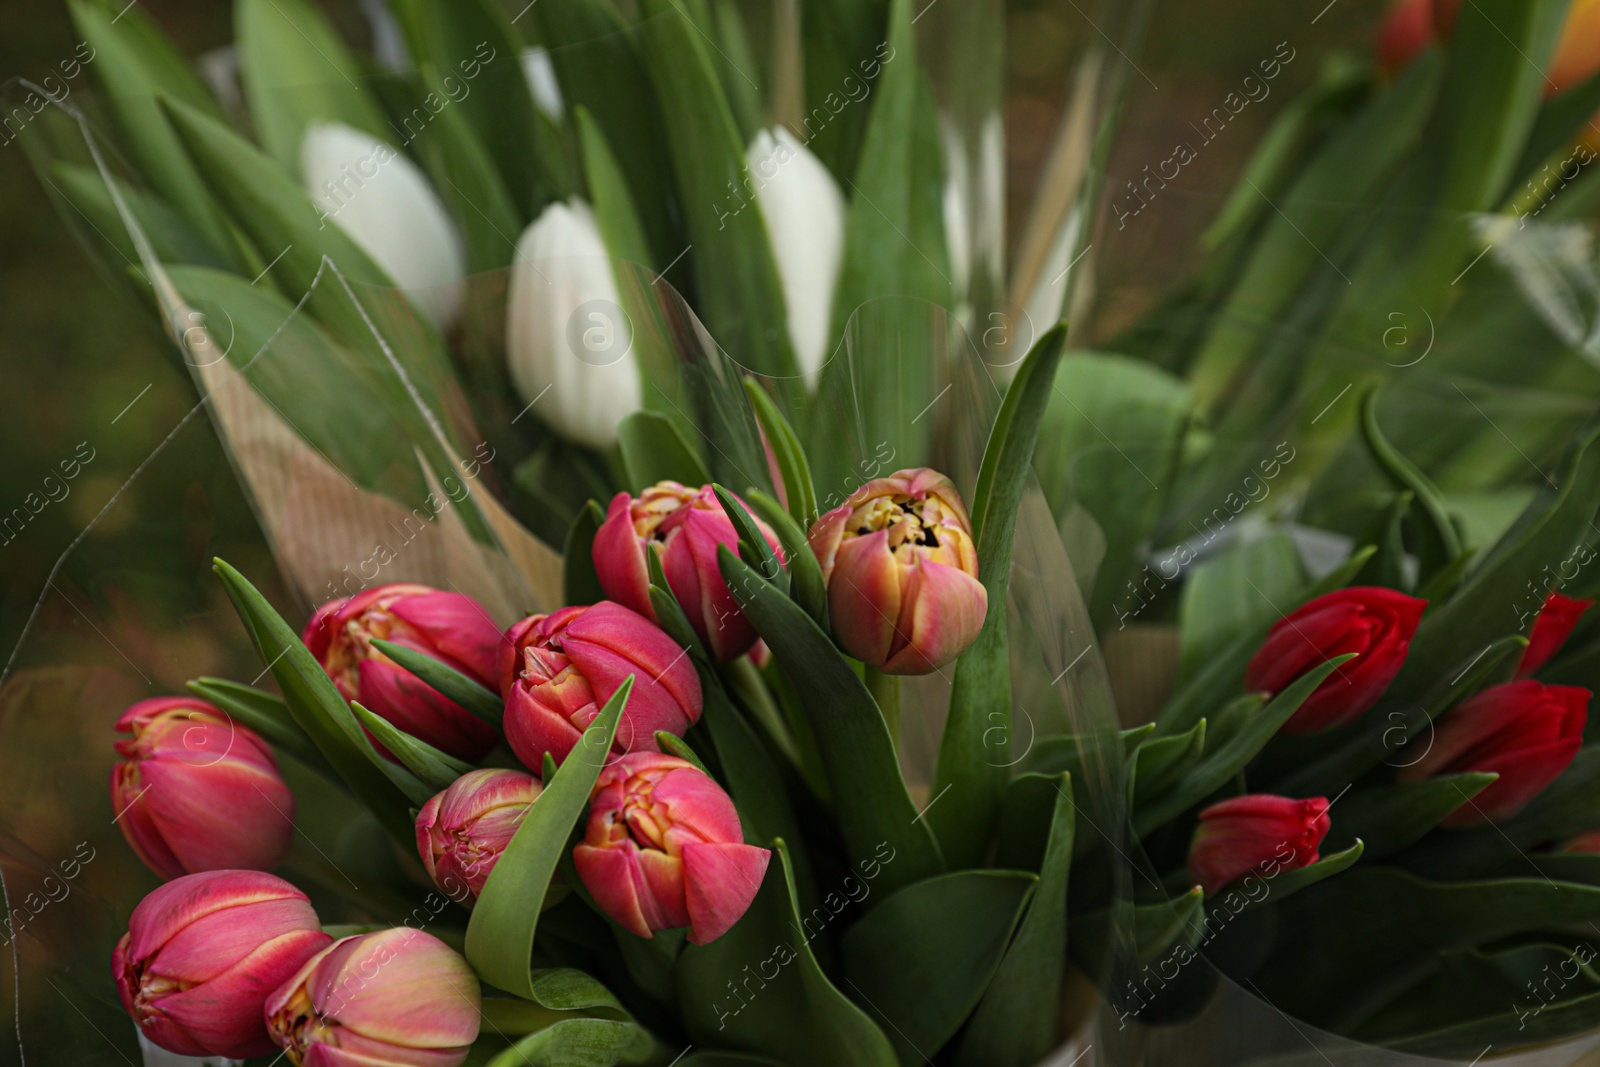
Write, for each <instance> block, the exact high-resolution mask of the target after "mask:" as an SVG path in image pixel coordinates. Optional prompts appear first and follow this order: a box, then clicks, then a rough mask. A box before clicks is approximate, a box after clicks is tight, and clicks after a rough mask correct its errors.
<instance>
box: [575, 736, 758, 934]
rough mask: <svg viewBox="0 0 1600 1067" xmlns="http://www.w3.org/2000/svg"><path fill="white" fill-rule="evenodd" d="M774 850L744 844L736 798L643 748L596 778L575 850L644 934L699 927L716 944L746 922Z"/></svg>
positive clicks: (680, 763) (599, 895) (616, 909)
mask: <svg viewBox="0 0 1600 1067" xmlns="http://www.w3.org/2000/svg"><path fill="white" fill-rule="evenodd" d="M771 858H772V854H771V853H770V852H768V851H767V850H766V849H764V848H757V847H756V846H754V845H747V844H745V843H744V834H743V832H742V831H741V830H740V828H739V813H738V812H737V811H736V810H735V809H734V806H733V801H732V800H730V799H729V798H728V794H727V793H725V792H723V791H722V787H721V786H719V785H717V783H716V782H715V781H713V780H712V779H711V777H710V776H709V775H707V774H706V773H705V772H704V771H702V770H700V769H699V768H698V767H696V766H694V765H693V764H691V763H689V762H687V761H685V760H681V759H678V758H676V757H674V756H663V755H660V754H658V753H653V752H635V753H633V754H632V755H628V756H624V757H622V758H621V759H619V760H617V761H616V762H615V763H613V764H611V766H609V767H607V768H606V769H605V770H604V771H602V772H600V778H599V780H598V781H597V782H595V786H594V792H593V793H592V794H590V799H589V825H588V828H587V830H586V831H585V833H584V838H583V843H582V844H581V845H579V846H578V847H577V848H575V849H573V851H572V860H573V863H574V864H575V865H576V867H577V869H578V877H580V878H581V879H583V884H584V887H585V888H587V889H588V890H589V895H590V896H592V897H594V900H595V903H596V904H598V905H600V908H601V909H602V910H603V911H604V912H605V913H606V914H607V915H609V916H611V917H612V918H613V919H615V920H616V921H617V922H618V923H620V924H621V925H622V926H624V927H626V928H627V929H629V930H631V931H632V932H633V933H635V934H638V935H639V936H640V937H646V938H648V937H652V936H653V935H654V932H655V931H657V930H672V929H677V928H680V927H688V928H689V941H690V943H691V944H695V945H704V944H707V943H708V942H711V941H715V940H716V939H717V938H719V937H721V936H722V935H723V934H725V933H727V932H728V929H729V927H731V926H732V925H733V924H734V923H736V922H738V921H739V917H740V916H742V915H743V914H744V913H745V911H746V909H748V908H749V907H750V902H751V901H752V900H754V899H755V895H756V890H757V889H759V888H760V887H761V879H762V877H763V876H764V875H765V874H766V870H767V861H768V860H770V859H771Z"/></svg>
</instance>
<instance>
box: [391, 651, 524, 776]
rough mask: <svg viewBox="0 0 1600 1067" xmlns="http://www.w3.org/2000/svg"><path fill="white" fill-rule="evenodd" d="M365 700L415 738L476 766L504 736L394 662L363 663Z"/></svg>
mask: <svg viewBox="0 0 1600 1067" xmlns="http://www.w3.org/2000/svg"><path fill="white" fill-rule="evenodd" d="M359 672H360V678H361V692H360V697H359V699H360V701H361V703H362V704H363V705H364V706H365V707H367V709H368V710H370V711H372V712H373V713H375V714H377V715H381V716H382V717H383V718H384V719H386V720H388V721H389V722H391V723H393V724H394V725H396V726H398V727H399V728H400V729H402V730H404V731H405V732H406V733H408V734H410V735H411V736H413V737H415V738H418V739H419V740H422V741H426V742H427V743H428V744H430V745H432V746H433V747H434V748H437V749H439V750H441V751H443V752H448V753H449V754H450V755H452V756H454V757H456V758H457V759H462V760H466V761H467V762H469V763H475V762H477V761H478V760H480V759H482V758H483V757H484V755H485V754H486V753H488V751H489V749H491V748H493V747H494V745H495V742H496V741H498V740H499V738H498V737H497V736H496V735H495V731H494V727H492V726H490V725H489V724H488V723H486V722H484V721H483V720H482V719H480V718H478V717H477V716H475V715H473V714H472V713H471V712H470V711H468V710H467V709H466V708H463V707H462V706H461V705H460V704H457V703H456V702H455V701H453V700H451V699H449V698H448V697H445V696H443V695H441V694H440V693H439V692H438V691H437V690H435V689H434V688H433V687H432V686H430V685H428V684H427V683H426V682H424V681H422V679H420V678H418V677H417V676H416V675H414V674H412V673H411V672H410V671H407V670H404V669H402V668H400V667H398V666H396V665H394V664H393V663H388V662H385V661H383V660H378V659H364V660H362V661H361V665H360V667H359Z"/></svg>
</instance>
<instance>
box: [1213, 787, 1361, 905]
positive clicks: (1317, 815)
mask: <svg viewBox="0 0 1600 1067" xmlns="http://www.w3.org/2000/svg"><path fill="white" fill-rule="evenodd" d="M1329 825H1330V821H1329V819H1328V800H1327V798H1326V797H1312V798H1310V799H1309V800H1292V799H1290V798H1289V797H1275V796H1269V795H1267V794H1265V793H1250V794H1247V795H1245V796H1242V797H1234V798H1233V799H1231V800H1224V801H1222V802H1221V803H1220V804H1213V805H1211V806H1210V807H1209V808H1206V809H1204V810H1203V811H1201V812H1200V825H1199V826H1197V827H1196V828H1195V831H1194V839H1193V841H1192V842H1191V843H1190V845H1189V878H1190V879H1191V880H1192V881H1193V882H1194V883H1195V884H1196V885H1198V886H1200V887H1201V888H1202V889H1203V890H1205V895H1206V896H1208V897H1210V896H1215V895H1216V894H1217V893H1219V892H1221V891H1222V890H1223V889H1226V888H1227V887H1228V886H1229V885H1232V884H1233V883H1234V882H1237V881H1238V880H1239V879H1241V878H1243V877H1244V876H1245V875H1248V874H1251V873H1254V874H1256V875H1258V876H1259V877H1262V878H1274V877H1276V876H1277V875H1279V874H1281V873H1283V872H1284V871H1293V870H1297V869H1299V868H1301V867H1307V866H1310V865H1311V864H1313V863H1315V862H1317V847H1318V846H1319V845H1321V844H1322V839H1323V838H1324V837H1327V836H1328V827H1329Z"/></svg>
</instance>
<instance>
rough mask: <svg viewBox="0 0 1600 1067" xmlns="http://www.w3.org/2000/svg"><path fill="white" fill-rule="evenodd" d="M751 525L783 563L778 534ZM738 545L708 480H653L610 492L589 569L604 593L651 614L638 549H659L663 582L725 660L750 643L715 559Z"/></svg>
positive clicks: (752, 637)
mask: <svg viewBox="0 0 1600 1067" xmlns="http://www.w3.org/2000/svg"><path fill="white" fill-rule="evenodd" d="M740 503H741V504H742V503H743V501H741V502H740ZM745 510H746V511H748V510H749V509H748V508H746V509H745ZM752 517H753V516H752ZM756 525H757V526H758V527H759V528H760V530H761V536H763V537H764V538H766V540H767V544H768V545H769V546H771V548H772V551H773V553H774V555H776V556H777V558H778V560H779V561H780V562H782V560H783V550H782V549H781V548H780V547H779V546H778V538H777V535H776V534H774V533H773V532H772V530H771V529H770V528H769V527H768V526H767V525H766V524H765V523H763V522H762V521H761V520H760V519H756ZM738 545H739V534H738V531H736V530H735V529H734V526H733V520H732V519H730V518H728V513H727V512H726V511H724V510H723V509H722V503H721V502H720V501H719V500H717V495H716V492H715V491H714V490H713V489H712V487H711V486H709V485H704V486H701V487H700V488H699V489H691V488H689V487H688V486H685V485H681V484H679V483H678V482H670V481H668V482H657V483H656V484H655V485H653V486H651V487H650V488H649V489H646V490H645V491H644V492H642V493H640V494H639V495H638V496H636V497H635V496H629V495H628V494H627V493H618V494H617V495H616V496H615V497H613V498H612V499H611V506H610V508H608V509H607V511H606V520H605V522H604V523H602V524H601V526H600V530H599V532H598V533H597V534H595V538H594V569H595V573H596V574H597V575H598V576H599V578H600V588H602V589H604V590H605V594H606V596H607V597H609V598H610V599H612V600H615V601H616V602H617V603H619V604H623V605H626V606H627V607H630V608H632V609H633V610H634V611H637V612H638V613H639V614H641V615H643V616H645V617H646V618H648V619H655V617H656V614H655V609H654V608H653V607H652V606H651V604H650V570H649V565H648V563H647V562H646V560H645V555H644V554H645V553H646V552H651V551H653V552H658V553H660V555H661V569H662V571H663V572H664V573H665V574H666V577H667V585H668V587H669V588H671V590H672V595H673V597H675V598H676V599H677V601H678V603H679V604H680V605H682V606H683V612H684V614H685V615H687V616H688V617H689V625H691V626H693V627H694V632H695V634H696V635H698V636H699V638H700V640H701V642H702V643H703V644H704V645H705V646H706V648H707V649H709V650H710V651H711V654H712V655H713V656H715V657H716V659H717V662H718V663H729V662H732V661H733V660H736V659H738V658H739V657H740V656H742V655H744V654H745V653H746V652H748V651H750V648H751V646H752V645H754V644H755V643H756V632H755V628H754V627H752V626H751V625H750V622H749V620H748V619H746V618H745V617H744V612H743V610H741V608H740V607H739V602H738V600H736V599H735V598H734V595H733V593H732V592H731V591H730V590H729V589H728V583H727V582H725V581H724V580H723V578H722V570H721V568H720V567H719V566H718V564H717V549H718V548H719V547H722V546H727V547H728V549H730V550H732V551H737V550H738Z"/></svg>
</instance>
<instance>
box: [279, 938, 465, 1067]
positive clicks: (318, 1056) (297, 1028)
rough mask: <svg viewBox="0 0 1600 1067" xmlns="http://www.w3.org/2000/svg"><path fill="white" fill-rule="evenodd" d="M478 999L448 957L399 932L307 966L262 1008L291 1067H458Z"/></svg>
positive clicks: (344, 945) (348, 941)
mask: <svg viewBox="0 0 1600 1067" xmlns="http://www.w3.org/2000/svg"><path fill="white" fill-rule="evenodd" d="M481 996H482V993H481V991H480V989H479V986H478V977H477V975H475V974H473V973H472V968H471V967H469V966H468V965H467V961H466V960H464V959H462V958H461V957H460V956H459V955H457V954H456V952H455V950H454V949H452V948H450V946H449V945H446V944H445V943H444V942H443V941H440V940H439V939H438V938H437V937H434V936H433V935H432V934H429V933H424V932H423V931H421V930H416V929H413V928H411V927H407V926H398V927H394V928H393V929H389V930H380V931H378V932H377V933H373V934H356V935H354V936H352V937H346V938H343V939H341V940H339V941H335V942H334V943H333V944H331V945H329V946H328V947H327V948H325V949H323V950H322V951H321V952H319V953H317V954H316V955H315V956H313V957H312V958H311V959H309V960H307V961H306V962H305V964H304V965H303V966H302V967H301V968H300V969H299V971H298V972H296V973H295V974H294V975H293V976H292V977H290V978H289V979H288V980H287V981H285V982H284V983H283V984H282V985H280V986H279V987H278V989H277V991H276V992H274V993H273V994H272V995H271V996H270V997H269V998H268V999H267V1002H266V1009H265V1011H266V1021H267V1030H268V1031H269V1032H270V1033H271V1035H272V1039H273V1040H274V1041H276V1042H277V1043H278V1046H279V1047H280V1048H282V1049H284V1050H285V1051H286V1052H287V1053H288V1055H289V1059H290V1061H291V1062H292V1063H295V1064H298V1065H299V1067H458V1065H459V1064H461V1063H463V1062H464V1061H465V1060H466V1058H467V1053H468V1052H469V1051H471V1046H472V1043H473V1042H474V1041H476V1040H477V1039H478V1024H479V1019H478V1006H479V1004H480V1002H481Z"/></svg>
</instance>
